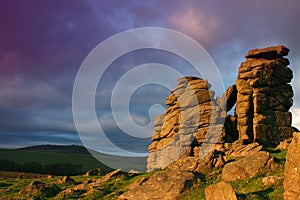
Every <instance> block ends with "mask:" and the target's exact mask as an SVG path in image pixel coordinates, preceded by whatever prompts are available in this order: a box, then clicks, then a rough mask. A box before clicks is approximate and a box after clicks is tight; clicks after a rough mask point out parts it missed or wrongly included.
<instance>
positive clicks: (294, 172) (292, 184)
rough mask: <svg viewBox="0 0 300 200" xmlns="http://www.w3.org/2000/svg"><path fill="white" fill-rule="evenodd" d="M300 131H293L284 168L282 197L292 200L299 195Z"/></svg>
mask: <svg viewBox="0 0 300 200" xmlns="http://www.w3.org/2000/svg"><path fill="white" fill-rule="evenodd" d="M299 155H300V132H297V133H294V136H293V139H292V142H291V144H290V146H289V147H288V152H287V155H286V163H285V169H284V181H283V187H284V199H285V200H294V199H299V197H300V157H299Z"/></svg>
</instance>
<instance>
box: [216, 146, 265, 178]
mask: <svg viewBox="0 0 300 200" xmlns="http://www.w3.org/2000/svg"><path fill="white" fill-rule="evenodd" d="M269 159H270V154H269V153H268V152H265V151H260V152H257V153H252V154H250V155H248V156H246V157H244V158H242V159H240V160H238V161H234V162H231V163H228V164H226V165H225V167H224V168H223V171H222V175H221V179H222V180H223V181H226V182H230V181H237V180H245V179H248V178H252V177H254V176H255V175H256V174H257V173H258V172H262V171H263V170H264V169H265V168H266V166H267V165H268V164H269V163H268V161H269Z"/></svg>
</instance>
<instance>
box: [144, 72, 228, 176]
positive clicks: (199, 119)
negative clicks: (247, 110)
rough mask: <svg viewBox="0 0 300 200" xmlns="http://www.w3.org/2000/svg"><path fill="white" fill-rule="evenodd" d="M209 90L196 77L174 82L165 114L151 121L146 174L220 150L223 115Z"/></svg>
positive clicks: (206, 83)
mask: <svg viewBox="0 0 300 200" xmlns="http://www.w3.org/2000/svg"><path fill="white" fill-rule="evenodd" d="M210 87H211V85H210V84H209V83H208V82H207V81H206V80H203V79H200V78H197V77H192V76H189V77H183V78H180V79H178V85H177V86H176V88H175V89H174V90H172V91H171V94H170V95H169V96H168V97H167V99H166V105H167V106H168V107H167V110H166V112H165V114H163V115H159V116H157V117H156V118H155V121H154V126H155V128H154V134H153V137H152V143H151V145H150V146H149V148H148V149H149V156H148V160H147V169H148V171H152V170H155V169H161V168H165V167H167V166H168V165H169V164H171V163H172V162H174V161H177V160H178V159H179V158H181V157H184V156H186V157H203V156H205V155H207V154H208V153H209V152H211V151H212V150H214V149H215V148H219V149H222V147H223V144H224V141H223V138H224V131H223V124H224V120H225V117H226V111H222V109H221V108H220V106H219V105H218V104H217V103H216V100H215V99H214V92H213V91H212V90H210ZM214 144H216V146H215V145H214ZM210 145H214V146H213V149H212V146H210Z"/></svg>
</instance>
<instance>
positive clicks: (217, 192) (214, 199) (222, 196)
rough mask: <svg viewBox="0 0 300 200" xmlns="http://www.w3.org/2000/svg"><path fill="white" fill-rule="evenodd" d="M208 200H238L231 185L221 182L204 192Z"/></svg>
mask: <svg viewBox="0 0 300 200" xmlns="http://www.w3.org/2000/svg"><path fill="white" fill-rule="evenodd" d="M204 193H205V199H206V200H237V199H238V198H237V197H236V194H235V192H234V190H233V188H232V186H231V185H230V183H226V182H224V181H221V182H219V183H217V184H214V185H210V186H208V187H207V188H205V190H204Z"/></svg>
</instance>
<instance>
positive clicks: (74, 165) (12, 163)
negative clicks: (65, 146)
mask: <svg viewBox="0 0 300 200" xmlns="http://www.w3.org/2000/svg"><path fill="white" fill-rule="evenodd" d="M93 168H100V169H102V171H104V172H108V171H110V170H111V168H109V167H107V166H106V165H104V164H103V163H101V162H99V161H98V160H96V159H95V158H94V157H93V156H91V155H90V154H80V153H67V152H66V153H56V152H37V151H28V150H19V149H0V170H7V171H22V172H35V173H47V174H49V173H50V174H54V175H79V174H82V173H84V172H86V171H87V170H90V169H93Z"/></svg>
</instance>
